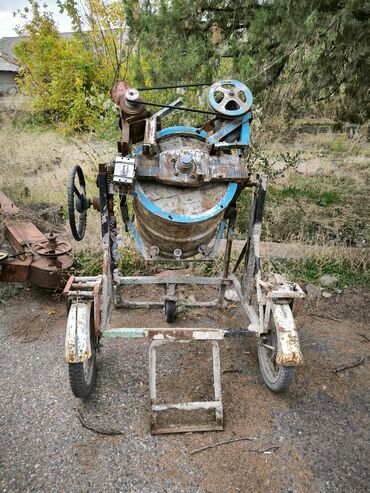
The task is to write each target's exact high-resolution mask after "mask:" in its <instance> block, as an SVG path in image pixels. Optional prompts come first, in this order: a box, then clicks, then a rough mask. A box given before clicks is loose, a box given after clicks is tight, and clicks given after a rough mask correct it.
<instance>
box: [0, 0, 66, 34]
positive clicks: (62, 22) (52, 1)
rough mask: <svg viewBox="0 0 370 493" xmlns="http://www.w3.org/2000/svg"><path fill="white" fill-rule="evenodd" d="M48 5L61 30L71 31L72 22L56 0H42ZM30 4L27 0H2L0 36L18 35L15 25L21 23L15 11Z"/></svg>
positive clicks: (0, 3)
mask: <svg viewBox="0 0 370 493" xmlns="http://www.w3.org/2000/svg"><path fill="white" fill-rule="evenodd" d="M40 3H41V4H42V3H45V4H47V5H48V9H49V10H50V11H51V12H52V13H53V17H54V20H55V21H56V24H57V26H58V28H59V31H60V32H68V31H71V23H70V20H69V18H68V16H67V15H66V14H63V15H61V14H60V13H59V9H58V7H57V2H56V0H43V1H41V2H40ZM26 5H28V1H27V0H0V38H2V37H4V36H17V33H16V32H15V27H16V25H17V24H19V23H20V20H19V18H17V17H14V16H13V12H14V11H15V10H18V9H23V8H24V7H25V6H26Z"/></svg>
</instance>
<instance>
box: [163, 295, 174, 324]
mask: <svg viewBox="0 0 370 493" xmlns="http://www.w3.org/2000/svg"><path fill="white" fill-rule="evenodd" d="M164 314H165V317H166V322H169V323H171V322H174V321H175V318H176V302H175V301H172V300H166V301H165V302H164Z"/></svg>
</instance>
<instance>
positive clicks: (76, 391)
mask: <svg viewBox="0 0 370 493" xmlns="http://www.w3.org/2000/svg"><path fill="white" fill-rule="evenodd" d="M90 343H91V356H90V358H88V359H87V360H86V361H84V362H82V363H68V373H69V383H70V385H71V389H72V392H73V395H74V396H75V397H79V398H83V397H87V396H88V395H89V394H90V393H91V391H92V389H93V387H94V383H95V379H96V372H97V366H98V362H97V347H98V340H97V337H96V335H95V327H94V308H93V306H92V307H91V312H90Z"/></svg>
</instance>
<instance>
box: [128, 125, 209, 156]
mask: <svg viewBox="0 0 370 493" xmlns="http://www.w3.org/2000/svg"><path fill="white" fill-rule="evenodd" d="M176 134H177V135H179V136H181V135H190V136H194V137H199V138H200V139H202V140H205V139H206V137H207V133H206V132H205V131H204V130H202V131H201V132H198V129H197V128H196V127H186V126H181V125H180V126H178V127H168V128H164V129H163V130H160V131H159V132H157V134H156V139H160V138H162V137H168V136H169V135H176ZM142 152H143V145H142V144H140V145H138V146H137V147H136V149H135V155H137V154H141V153H142Z"/></svg>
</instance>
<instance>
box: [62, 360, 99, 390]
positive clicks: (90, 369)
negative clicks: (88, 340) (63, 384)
mask: <svg viewBox="0 0 370 493" xmlns="http://www.w3.org/2000/svg"><path fill="white" fill-rule="evenodd" d="M96 366H97V365H96V354H95V351H94V353H93V354H92V355H91V357H90V358H89V359H88V360H86V361H84V362H83V363H69V364H68V370H69V383H70V385H71V389H72V392H73V394H74V396H75V397H79V398H82V397H87V396H88V395H89V394H90V392H91V390H92V388H93V386H94V383H95V376H96Z"/></svg>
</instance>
